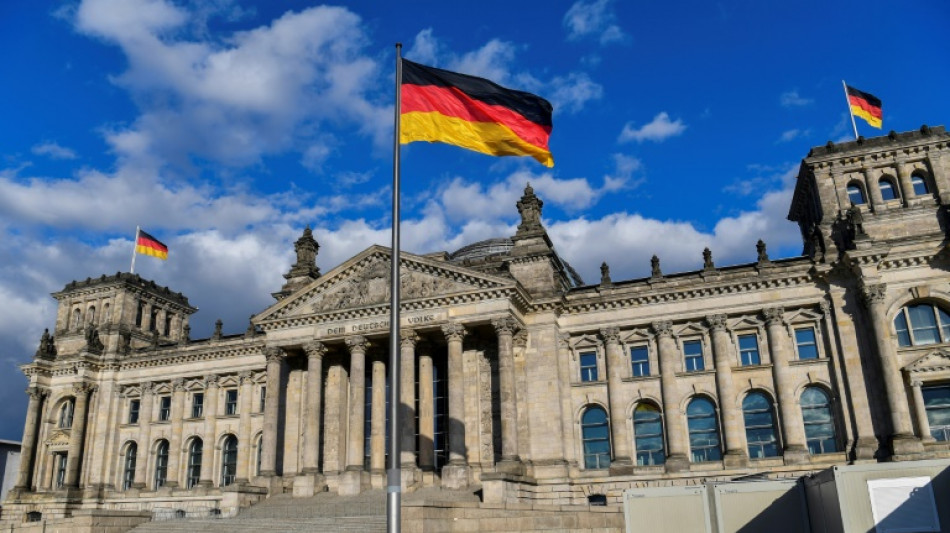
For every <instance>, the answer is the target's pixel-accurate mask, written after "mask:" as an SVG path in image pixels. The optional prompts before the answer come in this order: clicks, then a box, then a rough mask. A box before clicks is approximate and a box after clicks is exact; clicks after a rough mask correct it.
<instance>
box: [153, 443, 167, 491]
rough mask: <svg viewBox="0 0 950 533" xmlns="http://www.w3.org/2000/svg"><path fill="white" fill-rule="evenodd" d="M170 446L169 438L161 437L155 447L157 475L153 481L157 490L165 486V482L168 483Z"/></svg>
mask: <svg viewBox="0 0 950 533" xmlns="http://www.w3.org/2000/svg"><path fill="white" fill-rule="evenodd" d="M170 446H171V445H170V444H169V443H168V441H167V440H165V439H161V440H160V441H158V445H157V446H156V447H155V476H154V479H153V483H154V484H155V489H156V490H158V489H160V488H162V487H164V486H165V484H166V483H168V455H169V452H170Z"/></svg>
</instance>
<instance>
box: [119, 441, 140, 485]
mask: <svg viewBox="0 0 950 533" xmlns="http://www.w3.org/2000/svg"><path fill="white" fill-rule="evenodd" d="M137 456H138V444H136V443H135V442H130V443H128V444H127V445H126V447H125V453H124V454H122V490H124V491H125V490H129V489H131V488H132V486H133V485H134V484H135V464H136V461H137V460H138V457H137Z"/></svg>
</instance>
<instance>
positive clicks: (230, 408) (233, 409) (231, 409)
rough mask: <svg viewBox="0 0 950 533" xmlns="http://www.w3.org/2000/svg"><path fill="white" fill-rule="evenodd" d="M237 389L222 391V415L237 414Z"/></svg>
mask: <svg viewBox="0 0 950 533" xmlns="http://www.w3.org/2000/svg"><path fill="white" fill-rule="evenodd" d="M237 392H238V391H237V389H228V390H226V391H224V414H226V415H236V414H237Z"/></svg>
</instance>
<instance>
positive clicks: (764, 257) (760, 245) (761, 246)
mask: <svg viewBox="0 0 950 533" xmlns="http://www.w3.org/2000/svg"><path fill="white" fill-rule="evenodd" d="M755 250H756V252H758V254H759V263H768V262H769V253H768V252H766V251H765V241H763V240H762V239H759V242H757V243H755Z"/></svg>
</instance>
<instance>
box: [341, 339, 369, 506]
mask: <svg viewBox="0 0 950 533" xmlns="http://www.w3.org/2000/svg"><path fill="white" fill-rule="evenodd" d="M346 345H347V347H348V348H349V349H350V401H349V431H348V433H347V440H346V471H345V472H344V474H343V477H342V479H341V480H340V489H339V491H340V494H341V495H344V496H352V495H356V494H359V493H360V492H361V491H362V490H363V485H364V481H365V480H364V477H365V476H364V475H363V474H364V471H363V439H364V436H365V435H364V426H363V424H364V423H365V421H366V411H365V409H366V405H365V401H366V400H365V395H366V348H368V347H369V341H368V340H367V339H366V337H364V336H362V335H355V336H353V337H348V338H347V339H346Z"/></svg>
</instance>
